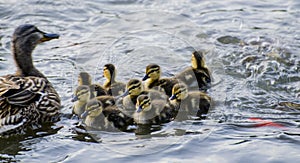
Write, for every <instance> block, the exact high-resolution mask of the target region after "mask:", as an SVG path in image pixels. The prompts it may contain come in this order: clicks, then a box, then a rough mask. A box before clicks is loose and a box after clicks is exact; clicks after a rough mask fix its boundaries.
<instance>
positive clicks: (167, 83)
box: [142, 64, 178, 97]
mask: <svg viewBox="0 0 300 163" xmlns="http://www.w3.org/2000/svg"><path fill="white" fill-rule="evenodd" d="M160 76H161V69H160V66H159V65H157V64H149V65H148V66H147V67H146V74H145V76H144V78H143V79H142V80H143V81H146V83H145V88H146V90H148V89H153V88H154V89H157V90H160V89H162V90H163V91H164V92H165V93H166V95H168V96H169V97H170V96H171V95H172V88H173V86H174V85H175V84H176V83H178V80H176V79H175V78H160Z"/></svg>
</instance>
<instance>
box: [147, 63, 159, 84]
mask: <svg viewBox="0 0 300 163" xmlns="http://www.w3.org/2000/svg"><path fill="white" fill-rule="evenodd" d="M149 78H150V79H152V80H157V79H159V78H160V66H159V65H157V64H149V65H148V66H147V67H146V74H145V76H144V78H143V81H145V80H147V79H149Z"/></svg>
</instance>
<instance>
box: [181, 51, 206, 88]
mask: <svg viewBox="0 0 300 163" xmlns="http://www.w3.org/2000/svg"><path fill="white" fill-rule="evenodd" d="M191 63H192V66H191V67H187V68H186V69H185V70H183V71H182V72H180V73H179V74H177V75H175V78H176V79H179V80H180V81H182V82H183V83H185V84H186V85H187V86H188V88H189V90H206V89H208V88H209V87H210V84H211V75H210V72H209V70H208V68H207V66H206V64H205V60H204V56H203V53H202V52H200V51H194V52H193V53H192V60H191Z"/></svg>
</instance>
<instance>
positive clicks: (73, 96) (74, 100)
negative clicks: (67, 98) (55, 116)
mask: <svg viewBox="0 0 300 163" xmlns="http://www.w3.org/2000/svg"><path fill="white" fill-rule="evenodd" d="M78 100H79V98H78V96H76V95H72V100H71V102H76V101H78Z"/></svg>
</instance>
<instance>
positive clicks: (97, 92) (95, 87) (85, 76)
mask: <svg viewBox="0 0 300 163" xmlns="http://www.w3.org/2000/svg"><path fill="white" fill-rule="evenodd" d="M78 85H79V86H81V85H88V86H89V87H90V91H91V98H93V97H95V96H102V95H107V94H108V93H107V91H106V90H105V89H104V88H103V87H102V86H101V85H100V84H92V77H91V75H90V74H89V73H87V72H80V73H79V75H78Z"/></svg>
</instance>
